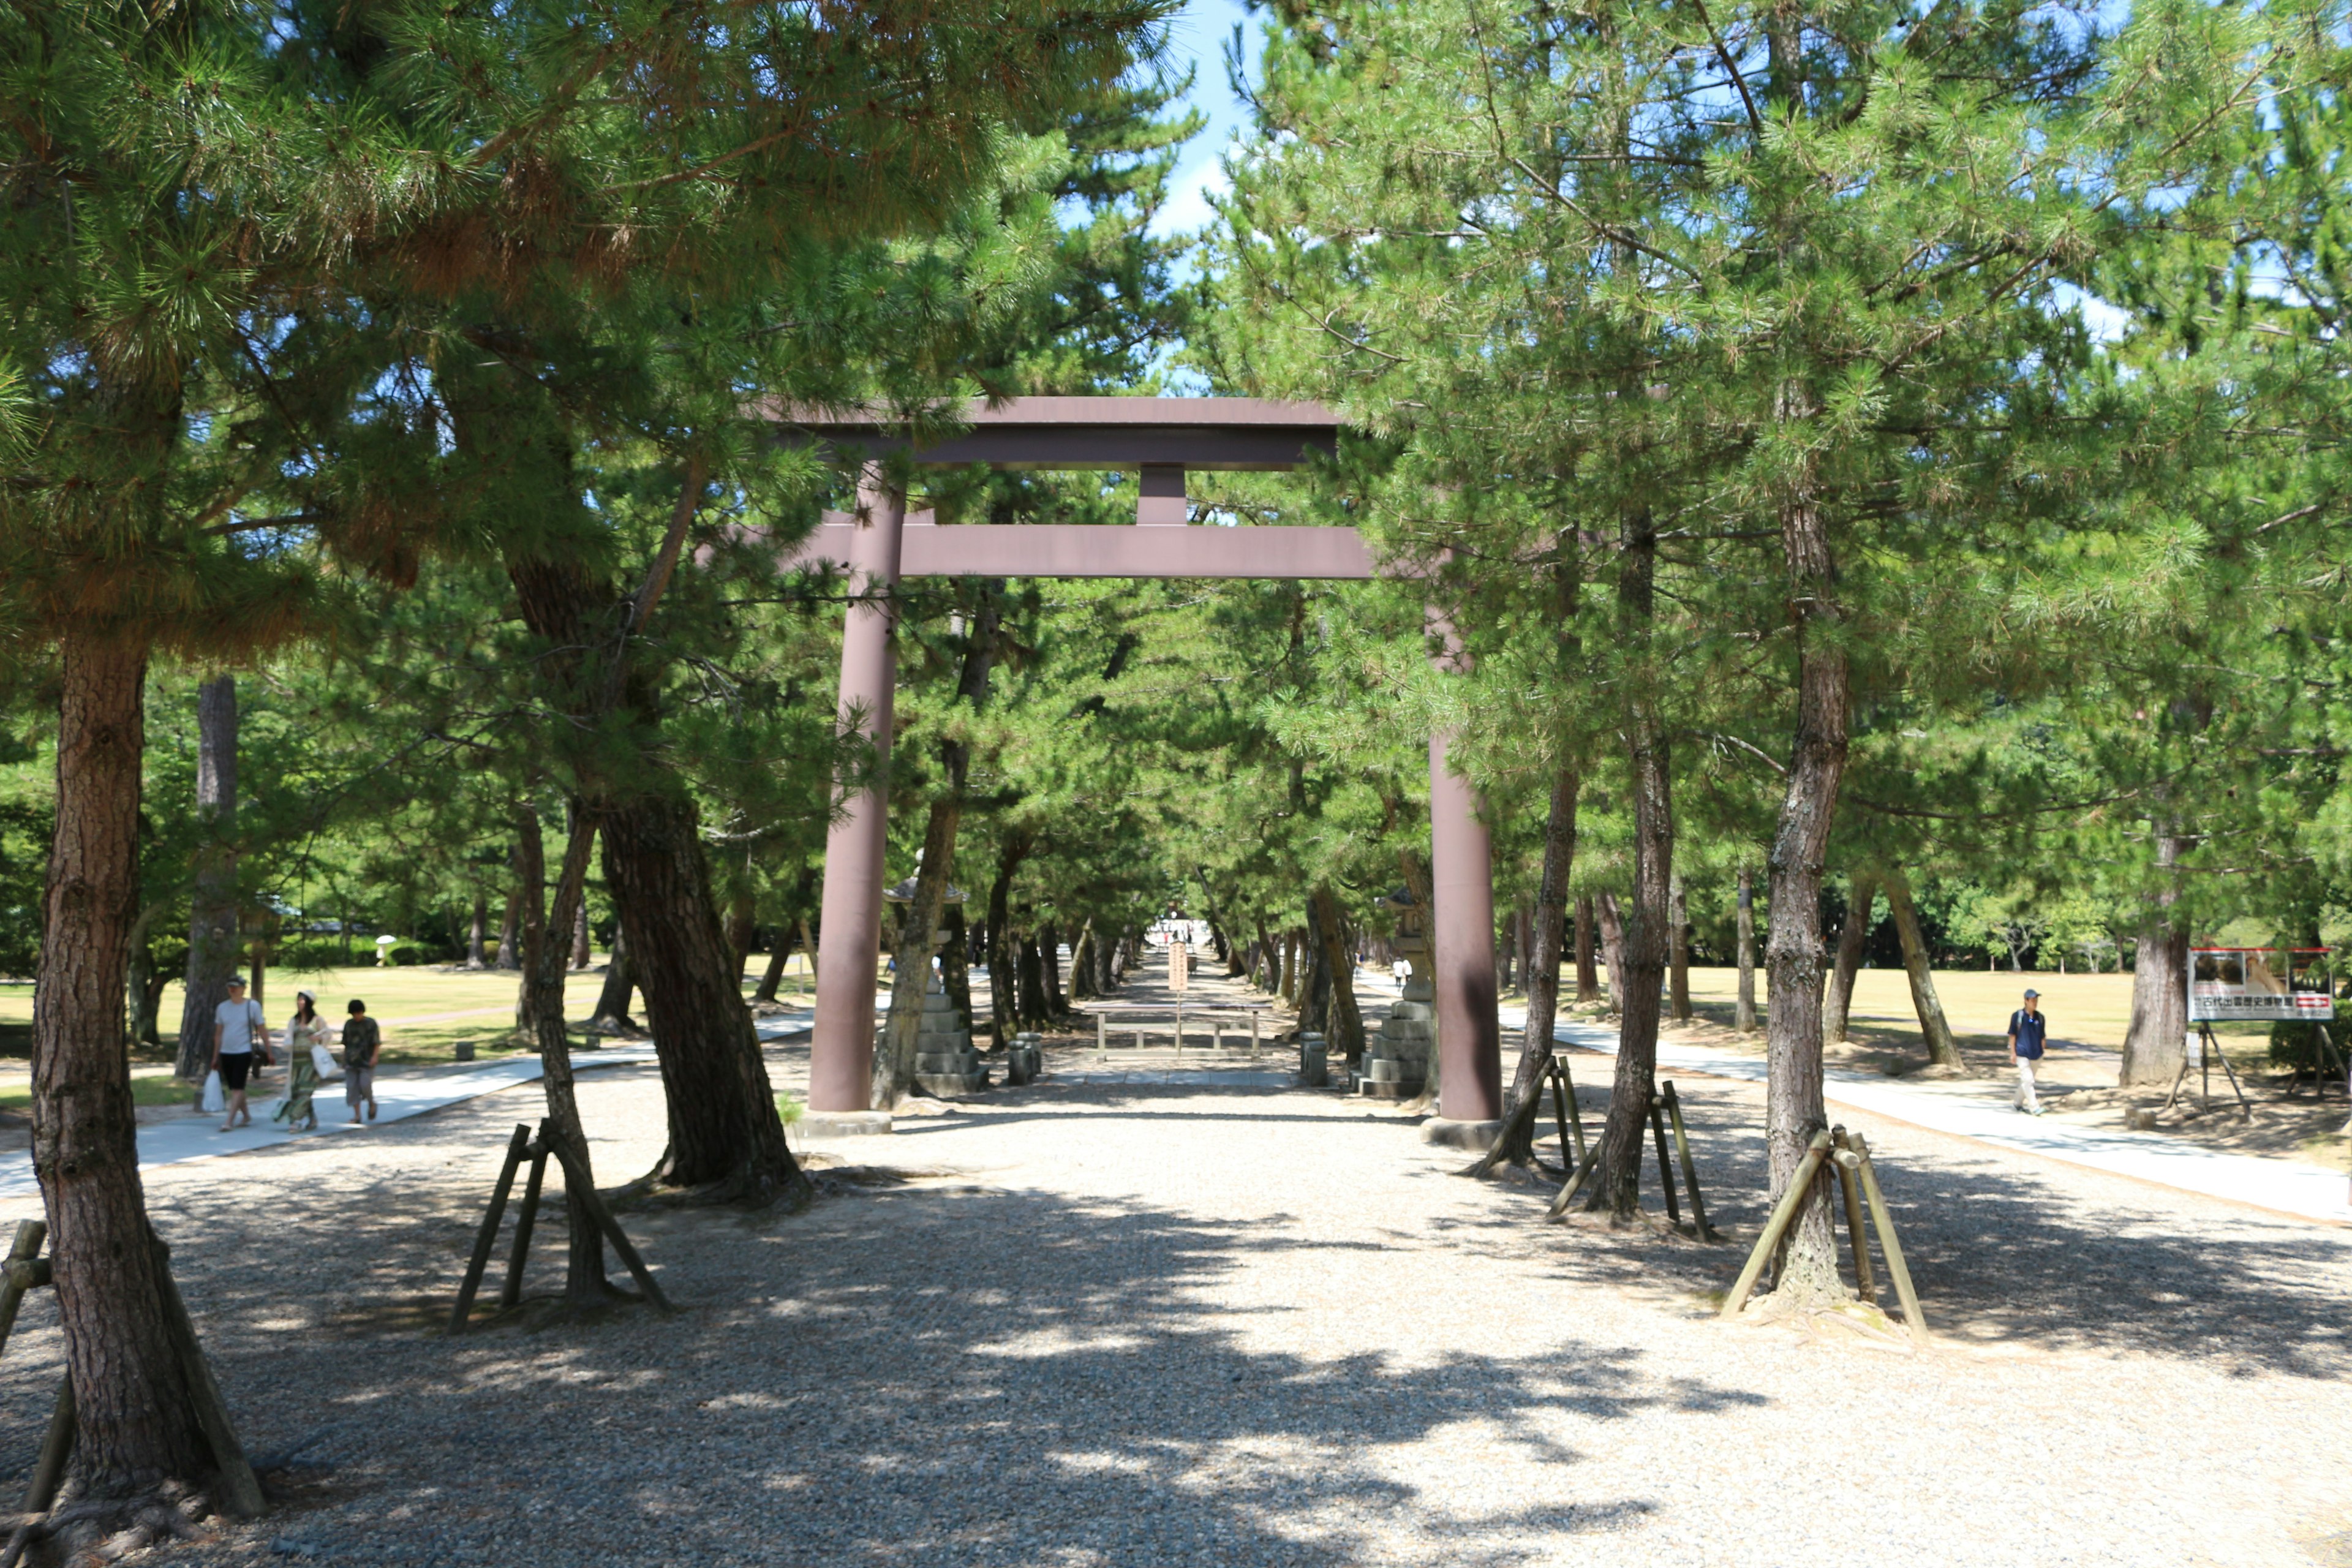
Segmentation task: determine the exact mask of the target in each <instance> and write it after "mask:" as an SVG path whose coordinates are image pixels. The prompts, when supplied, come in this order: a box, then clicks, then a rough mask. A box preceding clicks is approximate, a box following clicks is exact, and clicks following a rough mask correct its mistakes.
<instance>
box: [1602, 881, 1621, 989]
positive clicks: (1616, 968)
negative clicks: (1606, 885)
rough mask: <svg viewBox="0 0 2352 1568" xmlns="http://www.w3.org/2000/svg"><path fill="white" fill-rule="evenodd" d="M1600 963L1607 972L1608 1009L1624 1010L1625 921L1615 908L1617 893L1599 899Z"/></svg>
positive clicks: (1603, 895) (1604, 894)
mask: <svg viewBox="0 0 2352 1568" xmlns="http://www.w3.org/2000/svg"><path fill="white" fill-rule="evenodd" d="M1599 908H1600V912H1601V967H1602V968H1604V969H1606V970H1607V971H1608V972H1609V1011H1610V1012H1612V1013H1615V1014H1622V1013H1623V1012H1624V1011H1625V986H1626V984H1627V981H1626V978H1625V921H1624V919H1623V917H1622V915H1620V914H1619V912H1618V909H1617V895H1616V894H1614V893H1603V894H1601V899H1600V905H1599Z"/></svg>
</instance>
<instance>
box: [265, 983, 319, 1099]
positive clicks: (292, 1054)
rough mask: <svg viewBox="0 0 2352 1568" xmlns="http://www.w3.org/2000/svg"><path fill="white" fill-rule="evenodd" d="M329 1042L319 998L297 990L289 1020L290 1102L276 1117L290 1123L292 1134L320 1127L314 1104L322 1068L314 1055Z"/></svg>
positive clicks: (287, 1097) (287, 1082)
mask: <svg viewBox="0 0 2352 1568" xmlns="http://www.w3.org/2000/svg"><path fill="white" fill-rule="evenodd" d="M326 1043H327V1023H326V1020H325V1019H323V1018H321V1017H320V1016H319V998H318V997H317V996H316V995H315V994H312V993H310V992H309V991H297V992H296V993H294V1016H292V1017H291V1018H289V1019H287V1020H286V1102H285V1103H284V1104H283V1105H280V1106H279V1107H278V1113H277V1115H276V1116H275V1117H273V1118H272V1120H273V1121H283V1122H284V1123H286V1130H287V1131H289V1132H299V1131H309V1130H311V1129H314V1128H316V1127H317V1126H318V1125H319V1112H318V1111H317V1110H316V1109H315V1108H314V1107H313V1106H312V1105H311V1103H310V1102H311V1099H312V1097H313V1096H315V1095H316V1094H317V1093H318V1092H319V1068H318V1062H317V1058H314V1057H313V1056H312V1055H311V1054H310V1052H311V1048H312V1047H318V1046H323V1045H325V1044H326Z"/></svg>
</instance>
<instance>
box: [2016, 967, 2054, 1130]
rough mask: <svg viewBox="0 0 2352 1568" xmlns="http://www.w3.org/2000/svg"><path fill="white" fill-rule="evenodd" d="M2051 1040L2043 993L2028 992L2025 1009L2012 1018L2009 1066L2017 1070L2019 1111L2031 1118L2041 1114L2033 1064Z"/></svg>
mask: <svg viewBox="0 0 2352 1568" xmlns="http://www.w3.org/2000/svg"><path fill="white" fill-rule="evenodd" d="M2049 1038H2050V1020H2049V1018H2048V1017H2046V1016H2043V1014H2042V993H2041V992H2039V991H2028V992H2027V993H2026V994H2025V1005H2024V1006H2022V1007H2020V1008H2019V1009H2018V1010H2017V1011H2016V1012H2014V1013H2011V1015H2010V1016H2009V1065H2010V1066H2011V1067H2013V1068H2016V1069H2017V1109H2018V1110H2021V1111H2023V1112H2025V1114H2026V1115H2028V1116H2039V1115H2041V1114H2042V1101H2041V1100H2038V1099H2036V1098H2035V1097H2034V1093H2033V1064H2034V1063H2035V1062H2038V1061H2040V1060H2041V1059H2042V1050H2043V1049H2044V1047H2046V1045H2047V1043H2048V1041H2049Z"/></svg>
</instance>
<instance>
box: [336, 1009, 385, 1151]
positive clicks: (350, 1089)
mask: <svg viewBox="0 0 2352 1568" xmlns="http://www.w3.org/2000/svg"><path fill="white" fill-rule="evenodd" d="M351 1015H352V1016H350V1017H349V1018H348V1019H346V1020H344V1023H343V1101H344V1103H345V1104H347V1105H349V1106H350V1107H351V1108H352V1126H354V1127H356V1126H358V1125H359V1122H360V1107H361V1106H362V1105H365V1106H366V1107H367V1119H368V1120H369V1121H374V1120H375V1058H376V1053H377V1052H379V1051H381V1050H382V1049H383V1031H382V1030H380V1029H378V1028H377V1027H376V1022H375V1020H374V1019H373V1018H371V1017H369V1016H368V1010H367V1004H366V1003H364V1002H362V1001H361V1000H360V999H359V998H358V997H356V996H354V997H352V1006H351Z"/></svg>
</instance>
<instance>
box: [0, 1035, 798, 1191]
mask: <svg viewBox="0 0 2352 1568" xmlns="http://www.w3.org/2000/svg"><path fill="white" fill-rule="evenodd" d="M809 1017H810V1016H809V1015H808V1014H805V1013H802V1014H797V1015H793V1014H787V1015H782V1016H777V1017H773V1018H761V1019H760V1020H759V1030H760V1037H761V1038H762V1039H772V1038H774V1037H777V1036H780V1035H784V1034H789V1033H792V1032H793V1031H794V1030H796V1029H805V1028H807V1027H808V1026H809ZM653 1059H654V1048H653V1047H652V1046H651V1045H626V1046H606V1047H603V1048H602V1049H599V1050H593V1051H578V1052H575V1053H573V1055H572V1070H573V1071H574V1072H591V1071H593V1070H595V1069H597V1068H613V1067H624V1066H628V1067H636V1066H642V1065H644V1064H645V1063H646V1062H650V1061H652V1060H653ZM273 1076H274V1077H278V1079H279V1083H280V1089H279V1092H278V1094H276V1095H273V1096H271V1097H270V1098H269V1099H268V1100H262V1099H259V1098H258V1097H257V1098H255V1099H254V1100H252V1102H251V1103H252V1107H253V1121H252V1123H251V1125H249V1126H245V1127H239V1128H237V1129H236V1130H235V1131H229V1132H224V1131H221V1130H220V1123H219V1121H216V1120H215V1118H214V1117H213V1116H211V1115H209V1114H206V1115H194V1114H191V1115H187V1116H180V1117H174V1118H173V1119H171V1120H168V1121H149V1122H144V1123H142V1124H141V1126H140V1129H139V1168H140V1169H141V1170H142V1171H148V1170H152V1169H154V1168H156V1167H158V1166H162V1165H176V1164H180V1163H183V1162H184V1161H188V1160H208V1159H211V1158H213V1157H214V1156H215V1155H218V1154H243V1153H247V1152H251V1151H253V1150H256V1149H276V1148H278V1147H281V1146H282V1145H284V1144H285V1143H287V1142H289V1141H293V1140H298V1139H306V1138H317V1137H324V1136H327V1135H329V1134H357V1133H362V1132H366V1131H370V1130H371V1129H372V1128H375V1127H382V1126H383V1125H384V1124H385V1123H387V1122H393V1121H406V1120H407V1119H408V1118H410V1117H412V1116H422V1115H424V1114H425V1112H427V1111H430V1110H441V1109H442V1108H443V1107H445V1106H451V1105H457V1104H460V1103H462V1102H464V1101H466V1100H474V1099H478V1098H479V1097H480V1096H482V1095H485V1094H496V1093H498V1092H499V1090H501V1089H513V1088H515V1087H517V1086H518V1085H520V1084H526V1083H537V1082H538V1081H539V1079H540V1076H541V1073H540V1061H539V1058H537V1057H535V1056H525V1057H509V1058H505V1059H503V1060H500V1061H495V1062H482V1063H479V1064H478V1065H475V1066H471V1067H467V1066H464V1065H459V1066H456V1067H446V1068H411V1069H407V1070H402V1069H399V1068H394V1069H391V1070H389V1071H386V1072H383V1073H380V1074H378V1075H377V1078H376V1080H375V1103H376V1119H375V1121H373V1122H368V1123H362V1124H361V1125H359V1126H353V1125H352V1123H351V1121H349V1120H348V1118H349V1117H350V1115H351V1110H350V1107H349V1106H347V1105H346V1104H345V1103H344V1102H343V1084H342V1080H341V1079H334V1080H333V1081H331V1082H328V1083H322V1084H320V1086H319V1089H318V1093H317V1094H316V1095H315V1096H314V1097H313V1104H314V1106H315V1108H316V1109H317V1110H318V1113H319V1125H318V1127H317V1129H316V1130H315V1131H309V1132H292V1131H288V1130H287V1128H286V1125H285V1124H284V1123H283V1122H280V1121H273V1120H272V1118H273V1117H274V1116H275V1115H276V1114H277V1111H278V1107H279V1106H281V1105H283V1104H285V1103H286V1099H285V1093H284V1089H283V1081H284V1080H283V1077H282V1074H280V1075H273ZM39 1190H40V1182H39V1180H38V1178H37V1177H36V1176H35V1175H34V1174H33V1156H32V1154H31V1152H29V1151H27V1152H21V1153H15V1154H8V1155H5V1156H0V1198H14V1197H21V1196H24V1195H26V1194H32V1193H36V1192H38V1191H39Z"/></svg>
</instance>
